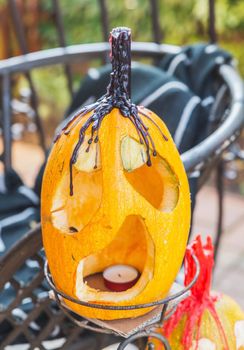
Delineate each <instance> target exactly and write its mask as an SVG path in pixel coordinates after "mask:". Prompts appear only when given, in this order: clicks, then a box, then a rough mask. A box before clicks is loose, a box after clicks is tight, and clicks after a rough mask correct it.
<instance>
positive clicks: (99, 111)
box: [55, 27, 168, 196]
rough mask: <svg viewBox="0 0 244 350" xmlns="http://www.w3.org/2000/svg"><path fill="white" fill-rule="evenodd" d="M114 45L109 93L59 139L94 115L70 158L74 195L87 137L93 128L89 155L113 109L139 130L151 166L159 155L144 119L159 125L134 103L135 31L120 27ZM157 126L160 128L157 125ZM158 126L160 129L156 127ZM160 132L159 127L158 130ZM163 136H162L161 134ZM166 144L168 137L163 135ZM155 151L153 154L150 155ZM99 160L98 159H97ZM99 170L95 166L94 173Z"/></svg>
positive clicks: (114, 34) (83, 110)
mask: <svg viewBox="0 0 244 350" xmlns="http://www.w3.org/2000/svg"><path fill="white" fill-rule="evenodd" d="M110 43H111V63H112V73H111V74H110V83H109V85H108V88H107V93H106V94H105V95H104V96H102V97H101V98H100V99H99V100H98V101H97V102H95V103H93V104H91V105H89V106H86V107H83V108H81V109H80V110H79V111H78V112H76V113H75V114H74V115H73V116H72V117H71V118H70V120H69V121H68V123H67V124H66V125H65V126H64V127H63V129H62V130H61V132H60V133H59V134H58V135H57V137H56V138H55V142H57V141H58V140H59V138H60V137H61V135H66V136H67V135H69V133H70V132H71V131H72V129H73V128H75V127H76V126H77V125H78V124H79V123H80V122H81V119H82V117H83V116H85V115H87V113H90V112H91V115H90V116H89V118H88V119H87V120H86V121H85V122H84V123H82V122H81V127H80V131H79V137H78V140H77V142H76V145H75V147H74V150H73V152H72V154H71V158H70V164H69V168H70V195H71V196H72V195H73V193H74V191H73V165H74V164H75V163H76V161H77V158H78V153H79V150H80V147H81V145H82V144H83V142H84V140H85V134H86V132H87V130H88V129H89V128H91V132H90V138H89V140H88V144H87V148H86V152H89V149H90V146H91V144H92V143H93V142H94V143H97V142H99V129H100V127H101V124H102V121H103V119H104V118H105V117H106V116H107V115H109V113H110V112H111V111H112V109H113V108H118V109H119V110H120V113H121V115H122V116H123V117H124V118H128V119H129V120H130V121H131V123H132V124H133V125H134V127H135V128H136V130H137V133H138V136H139V140H140V142H141V144H143V145H144V146H145V148H146V154H147V165H148V166H151V164H152V161H151V153H152V156H153V157H155V156H156V155H157V152H156V149H155V145H154V142H153V139H152V137H151V135H150V132H149V128H148V127H147V126H146V125H145V124H144V121H143V120H142V118H141V116H142V115H143V116H144V117H145V118H147V119H149V120H150V121H151V122H152V123H153V124H155V122H154V121H153V120H152V119H151V118H150V116H149V115H148V114H147V113H146V111H144V112H142V111H141V109H142V108H140V113H139V111H138V108H137V106H136V105H135V104H133V103H131V100H130V98H131V96H130V95H131V92H130V85H131V84H130V81H131V31H130V29H129V28H125V27H119V28H115V29H113V30H112V32H111V35H110ZM155 125H156V124H155ZM156 126H157V125H156ZM157 127H158V129H160V128H159V126H157ZM161 133H162V132H161ZM162 136H163V138H164V140H165V141H167V140H168V139H167V137H166V136H164V135H163V133H162ZM150 148H151V149H152V152H151V151H150ZM96 159H97V156H96ZM96 168H97V164H96V162H95V164H94V169H96Z"/></svg>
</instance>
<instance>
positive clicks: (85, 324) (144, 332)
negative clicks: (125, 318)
mask: <svg viewBox="0 0 244 350" xmlns="http://www.w3.org/2000/svg"><path fill="white" fill-rule="evenodd" d="M192 258H193V261H194V263H195V267H196V272H195V276H194V277H193V279H192V281H191V282H190V283H189V284H188V285H187V286H185V287H184V288H183V289H182V290H181V291H179V292H177V293H174V294H172V295H170V296H168V297H166V298H164V299H160V300H157V301H153V302H149V303H145V304H138V305H119V306H112V305H102V304H94V303H89V302H86V301H82V300H78V299H75V298H73V297H71V296H69V295H67V294H66V293H64V292H62V291H61V290H59V289H58V288H57V287H56V286H55V284H54V282H53V280H52V277H51V274H50V271H49V267H48V262H47V260H46V261H45V265H44V273H45V277H46V280H47V282H48V284H49V287H50V288H51V290H52V291H53V294H54V297H55V300H56V302H57V304H58V305H59V307H60V308H61V309H62V310H63V312H64V313H65V314H66V315H67V317H68V318H69V319H71V320H72V321H73V322H74V323H75V324H76V325H78V326H79V327H81V328H85V329H89V330H92V331H94V332H99V333H105V334H116V335H120V334H119V333H117V332H116V331H114V330H111V329H108V328H104V327H101V326H97V325H93V322H92V321H91V320H86V319H84V318H82V317H81V316H80V315H78V314H76V313H74V312H73V311H71V310H70V309H69V308H68V307H67V306H66V305H65V304H64V303H62V298H63V299H66V300H69V301H71V302H73V303H75V304H77V305H82V306H85V307H90V308H95V309H103V310H118V311H119V310H135V309H144V308H151V307H155V306H159V305H163V308H162V311H161V314H160V318H159V321H156V322H154V323H152V324H150V325H148V326H145V327H144V328H143V329H141V330H139V331H136V332H135V333H134V334H132V335H130V336H129V337H127V338H126V339H125V340H124V341H122V342H121V343H120V345H119V347H118V350H124V349H125V347H126V346H127V345H128V344H129V343H131V342H133V341H134V340H137V339H139V338H145V337H146V338H147V337H151V338H156V339H158V340H159V341H160V342H161V343H162V345H163V346H164V349H165V350H171V348H170V345H169V342H168V340H167V339H166V338H165V337H164V336H163V335H161V334H159V333H155V332H154V331H153V329H155V328H157V327H162V325H163V322H164V321H165V320H167V319H168V318H169V317H170V316H171V315H172V314H173V313H174V311H175V309H176V307H177V303H179V301H180V300H181V299H182V298H184V297H186V296H187V293H188V291H189V290H190V289H191V288H192V286H193V285H194V284H195V283H196V281H197V278H198V276H199V272H200V265H199V261H198V259H197V257H196V256H195V255H194V254H193V253H192ZM177 300H178V302H177ZM172 301H174V302H175V304H174V306H173V307H172V308H170V309H169V308H168V306H169V303H170V302H172ZM152 346H153V345H152V344H151V345H150V344H149V349H153V347H152Z"/></svg>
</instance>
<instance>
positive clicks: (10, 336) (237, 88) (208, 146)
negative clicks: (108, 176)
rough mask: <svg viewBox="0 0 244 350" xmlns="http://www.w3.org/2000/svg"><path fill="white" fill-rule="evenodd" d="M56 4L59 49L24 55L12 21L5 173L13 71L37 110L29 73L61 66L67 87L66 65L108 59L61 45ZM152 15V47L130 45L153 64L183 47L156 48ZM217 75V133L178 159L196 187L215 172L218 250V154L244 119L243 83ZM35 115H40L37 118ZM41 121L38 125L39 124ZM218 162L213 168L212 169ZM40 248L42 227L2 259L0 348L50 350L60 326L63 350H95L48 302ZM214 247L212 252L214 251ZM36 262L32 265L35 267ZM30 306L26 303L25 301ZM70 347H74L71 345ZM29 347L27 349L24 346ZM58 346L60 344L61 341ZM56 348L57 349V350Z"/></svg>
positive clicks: (224, 70)
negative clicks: (23, 77) (26, 269)
mask: <svg viewBox="0 0 244 350" xmlns="http://www.w3.org/2000/svg"><path fill="white" fill-rule="evenodd" d="M209 3H210V7H209V9H210V21H209V23H210V24H209V32H210V38H211V41H212V42H215V41H216V33H215V30H214V6H213V5H214V2H213V1H211V0H210V1H209ZM11 4H12V11H13V15H14V16H16V7H15V6H14V5H15V2H14V1H11ZM53 4H54V6H56V11H57V12H56V13H57V24H58V28H59V33H60V45H61V46H62V47H59V48H55V49H50V50H45V51H41V52H36V53H27V52H26V50H25V49H24V45H23V28H22V27H21V23H20V22H19V21H17V19H16V22H15V25H16V28H17V32H18V33H19V41H20V42H22V47H23V54H24V55H23V56H20V57H14V58H10V59H8V60H4V61H0V77H1V82H2V117H3V122H2V125H3V131H4V133H3V140H4V154H3V160H4V165H5V170H8V169H11V166H12V161H11V149H12V148H11V107H10V105H11V104H10V101H11V76H12V74H15V73H23V74H27V78H28V80H29V82H30V86H31V89H32V92H33V96H35V97H34V103H33V106H34V108H35V109H36V110H37V103H36V102H35V101H36V98H37V95H36V92H35V88H34V86H33V82H32V80H31V72H32V70H33V69H37V68H40V67H45V66H50V65H55V64H62V65H63V66H64V67H65V72H66V74H67V83H68V86H69V88H70V91H72V89H71V85H72V84H71V80H70V79H71V75H70V69H69V67H70V64H72V63H75V62H85V61H92V60H94V59H101V61H102V60H104V57H106V56H107V55H108V52H109V45H108V44H107V43H106V42H102V43H97V44H82V45H75V46H68V47H66V46H65V38H64V31H63V26H62V20H61V15H60V12H59V8H58V2H57V1H53ZM99 4H100V6H101V26H102V28H103V33H104V38H105V39H106V41H107V36H108V32H109V30H108V28H109V22H108V14H107V7H106V4H105V1H104V0H100V1H99ZM150 5H151V13H152V27H153V40H154V42H152V43H139V42H135V43H134V44H133V46H132V53H133V55H134V57H140V58H141V57H149V58H153V59H155V60H156V61H157V60H158V59H159V58H161V57H163V55H164V54H165V53H169V52H180V50H181V47H177V46H173V45H165V44H160V42H161V39H162V37H161V34H160V33H162V31H161V29H160V25H159V18H158V16H157V1H156V0H152V1H150ZM219 76H220V77H221V78H222V79H223V82H224V85H225V88H224V90H223V91H220V92H219V94H218V96H217V98H216V103H215V109H216V114H218V115H219V114H221V118H219V119H218V125H217V127H216V129H215V130H214V131H213V132H212V133H211V134H210V135H209V136H208V137H207V138H206V139H205V140H204V141H202V142H201V143H200V144H198V145H196V146H195V147H194V148H192V149H190V150H189V151H187V152H185V153H184V154H182V160H183V162H184V165H185V168H186V171H187V173H188V174H189V176H195V175H196V176H198V177H199V179H200V181H199V186H201V185H202V184H203V183H204V181H205V179H206V177H207V176H208V174H209V172H210V171H211V170H212V169H213V167H215V168H217V189H218V197H219V217H218V228H217V229H218V230H217V236H216V241H215V245H216V247H217V248H218V245H219V240H220V234H221V231H222V209H223V180H222V179H223V163H222V158H221V157H222V154H223V152H224V151H225V150H226V149H227V148H229V146H230V145H231V144H232V143H233V142H234V141H235V140H236V138H237V137H238V135H239V134H240V130H241V127H242V126H243V116H244V90H243V83H242V80H241V78H240V76H239V74H238V73H237V71H236V70H235V68H233V67H231V66H229V65H221V66H220V68H219ZM226 100H229V101H230V102H229V103H228V106H226V104H224V106H225V113H224V117H223V118H222V116H223V110H221V107H222V106H223V104H222V102H223V101H226ZM37 116H38V115H37ZM37 123H39V121H37ZM40 140H41V144H42V146H43V148H44V149H45V146H44V143H45V142H44V141H43V135H41V137H40ZM216 164H217V167H216ZM41 247H42V243H41V231H40V227H39V228H37V229H36V230H34V231H32V232H30V233H28V234H26V236H24V237H23V238H22V239H21V241H20V242H17V244H16V245H15V246H14V247H13V248H12V249H11V250H10V251H9V252H8V253H7V254H6V256H5V257H4V258H3V259H2V260H1V265H0V273H1V284H0V290H1V289H2V292H3V293H4V286H5V287H6V283H10V285H11V287H12V289H13V299H12V300H10V302H9V304H8V305H7V306H6V305H5V306H4V307H3V308H2V310H1V311H0V317H1V318H0V324H1V327H2V325H4V326H5V327H6V330H7V331H6V334H5V336H3V338H2V339H0V344H1V345H0V346H1V347H2V348H4V347H5V346H7V345H10V344H14V343H15V342H16V339H17V340H18V337H20V336H22V338H21V337H20V338H21V339H20V340H21V341H22V342H23V343H27V347H26V349H28V348H31V349H34V348H40V349H48V348H49V347H48V346H50V343H48V342H49V341H51V340H52V337H53V339H55V336H54V335H53V332H54V331H55V327H56V326H59V327H60V329H59V334H60V339H61V340H60V339H59V341H60V342H62V341H63V343H62V345H61V346H60V347H62V349H78V348H79V349H80V348H82V346H83V348H84V349H85V348H89V349H92V348H94V349H97V348H98V347H97V346H98V344H99V346H101V344H100V343H94V342H96V341H98V342H101V341H102V338H96V339H94V338H93V337H89V333H88V334H87V333H86V334H84V333H82V332H81V330H80V329H79V328H78V327H76V326H72V327H71V326H70V325H69V323H68V321H65V322H64V319H65V316H64V314H62V312H61V311H59V310H57V309H56V307H55V305H53V303H52V302H51V301H50V300H49V298H48V295H47V286H46V285H45V282H44V281H43V278H44V276H43V256H42V255H41V254H40V253H39V251H40V249H41ZM217 248H216V250H217ZM28 260H31V261H32V266H34V267H35V268H36V271H35V272H36V273H35V276H34V278H32V280H31V281H27V282H26V284H25V285H21V283H20V282H18V276H19V273H20V272H19V271H20V270H21V267H22V266H23V264H25V263H26V261H28ZM33 262H34V264H33ZM38 289H39V291H40V289H41V290H42V291H43V294H41V295H43V298H40V293H39V294H37V295H36V291H37V290H38ZM26 298H30V299H31V300H30V299H29V302H31V304H32V305H33V306H34V308H32V309H31V310H30V311H29V313H28V312H27V313H26V316H25V319H24V320H23V318H22V319H21V320H20V319H18V317H16V311H15V310H16V308H18V306H20V305H22V306H23V304H25V303H26ZM27 304H28V303H27ZM43 313H44V314H45V315H44V318H43V319H44V320H45V322H44V323H45V324H44V326H43V327H41V329H40V328H39V329H37V328H38V327H36V326H37V325H36V324H35V320H36V319H37V318H38V317H41V314H43ZM105 341H107V339H106V340H105ZM71 343H73V345H72V346H73V347H71ZM28 344H30V346H29V347H28ZM60 344H61V343H60ZM58 346H59V345H57V347H56V348H60V347H58Z"/></svg>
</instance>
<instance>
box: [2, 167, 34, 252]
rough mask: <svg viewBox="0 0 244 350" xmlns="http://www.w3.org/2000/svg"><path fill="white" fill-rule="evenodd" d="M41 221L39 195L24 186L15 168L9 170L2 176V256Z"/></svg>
mask: <svg viewBox="0 0 244 350" xmlns="http://www.w3.org/2000/svg"><path fill="white" fill-rule="evenodd" d="M39 221H40V214H39V197H38V196H37V195H36V193H35V192H34V191H33V190H32V189H30V188H28V187H26V186H24V184H23V182H22V180H21V179H20V177H19V176H18V174H17V173H16V172H15V171H14V170H9V171H8V172H7V174H6V176H3V175H2V176H1V189H0V257H1V255H4V254H5V253H6V252H7V251H8V250H9V249H10V247H11V246H12V245H13V244H14V243H16V242H18V241H19V239H20V238H21V237H22V236H23V234H25V233H26V232H27V231H28V230H29V229H30V228H31V227H32V225H34V224H35V222H39Z"/></svg>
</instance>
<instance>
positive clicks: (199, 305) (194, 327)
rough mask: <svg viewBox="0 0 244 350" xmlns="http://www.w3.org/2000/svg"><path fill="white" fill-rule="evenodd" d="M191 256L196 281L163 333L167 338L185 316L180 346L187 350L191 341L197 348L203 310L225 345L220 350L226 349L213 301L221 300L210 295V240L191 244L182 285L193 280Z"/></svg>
mask: <svg viewBox="0 0 244 350" xmlns="http://www.w3.org/2000/svg"><path fill="white" fill-rule="evenodd" d="M192 253H194V254H195V256H196V257H197V258H198V261H199V263H200V274H199V277H198V280H197V282H196V283H195V285H194V286H193V287H192V288H191V291H190V295H189V296H188V297H187V298H186V299H184V300H182V301H181V302H180V303H179V305H178V307H177V309H176V312H175V313H174V314H173V315H172V316H171V317H170V319H169V320H168V321H166V322H165V324H164V327H163V333H164V335H165V336H166V337H169V336H170V335H171V334H172V332H173V330H174V329H175V328H176V327H177V325H178V324H179V322H180V321H181V320H182V318H184V317H185V319H186V321H185V325H184V332H183V334H182V339H181V343H182V345H183V347H184V350H189V349H190V348H191V346H192V342H193V340H195V341H196V349H197V348H198V343H199V337H200V326H201V321H202V316H203V313H204V311H205V310H208V311H209V312H210V313H211V315H212V316H213V318H214V320H215V322H216V324H217V327H218V330H219V333H220V336H221V338H222V342H223V346H224V348H223V350H229V346H228V341H227V338H226V335H225V331H224V329H223V326H222V324H221V321H220V319H219V316H218V314H217V312H216V309H215V302H216V301H217V300H218V299H219V298H221V295H220V294H213V293H212V294H211V281H212V270H213V266H214V248H213V244H212V240H211V237H207V243H206V244H205V245H203V244H202V241H201V237H200V236H197V237H196V239H195V240H194V241H193V243H192V244H190V245H189V246H188V247H187V250H186V256H185V281H184V283H185V286H187V285H188V284H189V283H190V282H191V281H192V279H193V277H194V275H195V273H196V266H195V264H194V261H193V258H192ZM193 337H195V338H193Z"/></svg>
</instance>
